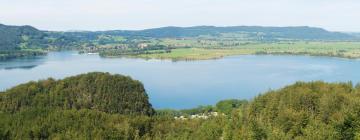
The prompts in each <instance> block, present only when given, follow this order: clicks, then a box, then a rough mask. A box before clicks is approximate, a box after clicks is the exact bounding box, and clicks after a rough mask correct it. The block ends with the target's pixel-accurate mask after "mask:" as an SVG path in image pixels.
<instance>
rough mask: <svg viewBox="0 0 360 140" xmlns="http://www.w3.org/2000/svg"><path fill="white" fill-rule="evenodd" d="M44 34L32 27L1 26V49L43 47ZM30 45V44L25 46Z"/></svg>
mask: <svg viewBox="0 0 360 140" xmlns="http://www.w3.org/2000/svg"><path fill="white" fill-rule="evenodd" d="M44 36H45V34H44V32H42V31H40V30H38V29H36V28H34V27H31V26H7V25H3V24H0V49H2V50H15V49H20V47H22V45H23V46H24V45H29V46H35V45H42V43H41V42H42V39H44ZM24 43H28V44H24Z"/></svg>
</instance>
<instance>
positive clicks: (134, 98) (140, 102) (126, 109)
mask: <svg viewBox="0 0 360 140" xmlns="http://www.w3.org/2000/svg"><path fill="white" fill-rule="evenodd" d="M0 97H1V99H2V101H1V103H0V110H2V111H4V112H17V111H20V110H27V109H29V108H30V109H31V108H59V109H92V110H99V111H103V112H106V113H118V114H129V115H152V114H153V113H154V111H153V109H152V107H151V104H150V103H149V102H148V96H147V94H146V92H145V89H144V87H143V85H142V84H141V83H140V82H139V81H136V80H132V79H131V78H130V77H125V76H121V75H110V74H109V73H98V72H94V73H88V74H82V75H78V76H74V77H69V78H65V79H63V80H54V79H51V78H50V79H47V80H42V81H39V82H29V83H26V84H22V85H19V86H17V87H14V88H12V89H9V90H7V91H6V92H5V93H4V94H1V95H0Z"/></svg>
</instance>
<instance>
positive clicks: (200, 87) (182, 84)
mask: <svg viewBox="0 0 360 140" xmlns="http://www.w3.org/2000/svg"><path fill="white" fill-rule="evenodd" d="M93 71H100V72H110V73H117V74H123V75H128V76H131V77H132V78H134V79H137V80H140V81H142V83H143V84H144V86H145V88H146V90H147V93H148V95H149V97H150V102H151V103H152V105H153V106H154V107H155V108H173V109H182V108H191V107H196V106H198V105H208V104H215V103H216V102H217V101H219V100H222V99H230V98H235V99H252V98H253V97H255V96H256V95H258V94H260V93H264V92H266V91H268V90H269V89H277V88H281V87H283V86H286V85H289V84H293V83H294V82H296V81H314V80H324V81H328V82H347V81H352V82H353V83H357V82H359V80H360V61H359V60H350V59H340V58H330V57H311V56H271V55H242V56H233V57H226V58H223V59H217V60H202V61H178V62H172V61H169V60H144V59H127V58H101V57H99V56H98V55H79V54H77V52H72V51H68V52H52V53H49V54H48V55H47V56H44V57H38V58H33V59H16V60H11V61H3V62H1V61H0V90H2V91H4V90H6V89H8V88H11V87H12V86H15V85H17V84H20V83H24V82H28V81H31V80H39V79H46V78H48V77H54V78H57V79H60V78H64V77H67V76H72V75H77V74H80V73H86V72H93Z"/></svg>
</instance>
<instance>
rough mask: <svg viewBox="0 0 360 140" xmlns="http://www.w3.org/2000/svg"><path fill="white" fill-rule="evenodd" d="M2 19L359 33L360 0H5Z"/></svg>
mask: <svg viewBox="0 0 360 140" xmlns="http://www.w3.org/2000/svg"><path fill="white" fill-rule="evenodd" d="M0 23H3V24H10V25H25V24H26V25H32V26H35V27H37V28H39V29H44V30H114V29H144V28H153V27H162V26H195V25H215V26H235V25H261V26H314V27H322V28H325V29H328V30H331V31H356V32H360V1H359V0H0Z"/></svg>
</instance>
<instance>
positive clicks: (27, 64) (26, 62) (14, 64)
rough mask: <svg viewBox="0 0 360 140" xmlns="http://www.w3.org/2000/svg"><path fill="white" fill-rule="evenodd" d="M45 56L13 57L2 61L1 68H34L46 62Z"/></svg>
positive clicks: (0, 62)
mask: <svg viewBox="0 0 360 140" xmlns="http://www.w3.org/2000/svg"><path fill="white" fill-rule="evenodd" d="M44 61H45V60H44V56H38V57H32V58H19V59H11V60H8V61H0V70H1V69H5V70H13V69H32V68H35V67H36V66H38V65H41V64H43V63H44Z"/></svg>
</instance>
